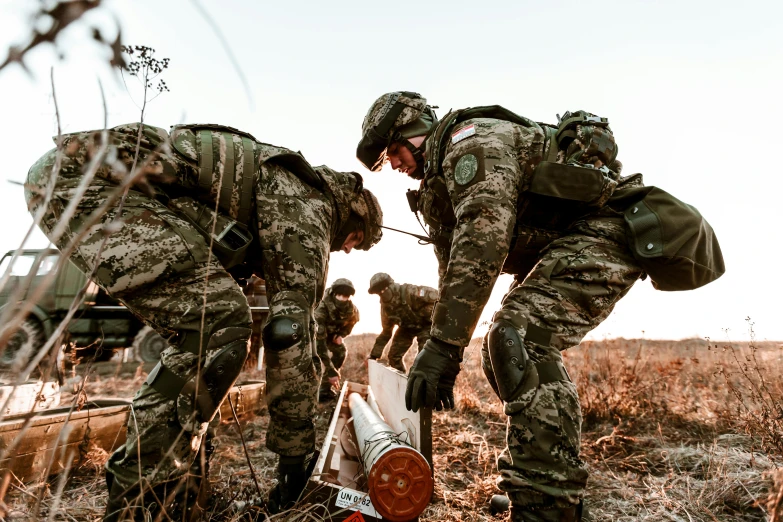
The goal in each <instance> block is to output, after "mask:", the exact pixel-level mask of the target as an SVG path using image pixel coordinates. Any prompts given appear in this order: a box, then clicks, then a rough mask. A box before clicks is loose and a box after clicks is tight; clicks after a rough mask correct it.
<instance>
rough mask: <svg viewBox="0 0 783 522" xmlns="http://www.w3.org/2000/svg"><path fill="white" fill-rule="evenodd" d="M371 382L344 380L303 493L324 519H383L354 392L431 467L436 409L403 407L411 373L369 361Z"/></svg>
mask: <svg viewBox="0 0 783 522" xmlns="http://www.w3.org/2000/svg"><path fill="white" fill-rule="evenodd" d="M368 375H369V381H370V385H369V386H365V385H362V384H357V383H354V382H350V381H347V382H345V383H344V384H343V388H342V390H341V392H340V396H339V398H338V399H337V406H336V407H335V410H334V414H333V415H332V420H331V423H330V424H329V430H328V431H327V433H326V436H325V437H324V444H323V446H322V447H321V453H320V455H319V457H318V460H317V462H316V464H315V469H314V471H313V475H312V477H311V478H310V481H309V483H308V486H307V490H306V492H305V501H306V502H311V503H313V504H320V506H316V513H317V514H319V515H320V516H322V517H323V519H324V520H333V521H335V522H337V521H341V522H342V521H345V522H380V521H383V520H386V519H385V518H383V517H382V516H381V515H380V514H378V513H377V512H376V511H375V508H374V507H373V505H372V501H371V500H370V495H369V492H368V491H367V484H366V479H365V476H364V471H363V470H362V464H361V459H360V452H359V448H357V447H356V434H355V433H354V432H353V427H352V424H351V421H350V419H351V412H350V409H349V408H348V396H349V395H350V394H351V393H353V392H356V393H358V394H359V395H361V396H362V397H363V398H364V399H365V400H366V401H367V403H368V404H369V405H370V406H371V407H372V408H373V409H375V410H376V412H378V413H380V415H381V417H383V418H384V420H385V421H386V423H387V424H388V425H389V426H390V427H391V428H392V429H393V430H394V431H395V432H397V433H401V434H407V438H408V442H410V443H411V445H412V446H413V447H414V448H416V449H418V450H419V451H420V452H421V453H422V454H423V455H424V458H425V459H427V462H429V464H430V468H431V467H432V411H431V410H429V409H421V410H419V411H418V412H417V413H413V412H410V411H408V410H407V409H406V408H405V386H406V384H407V377H406V376H405V375H404V374H402V373H400V372H398V371H396V370H393V369H391V368H388V367H386V366H384V365H382V364H380V363H378V362H376V361H373V360H371V361H369V362H368Z"/></svg>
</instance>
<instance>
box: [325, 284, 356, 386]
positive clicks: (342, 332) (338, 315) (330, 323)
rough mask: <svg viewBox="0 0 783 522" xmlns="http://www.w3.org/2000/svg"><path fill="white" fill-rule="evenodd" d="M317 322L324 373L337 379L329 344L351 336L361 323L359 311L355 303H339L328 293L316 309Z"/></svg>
mask: <svg viewBox="0 0 783 522" xmlns="http://www.w3.org/2000/svg"><path fill="white" fill-rule="evenodd" d="M315 320H316V322H317V323H318V335H317V337H316V343H317V349H318V357H319V358H320V359H321V364H322V365H323V366H324V373H325V375H326V376H327V377H337V375H338V374H337V370H336V369H335V367H334V364H333V363H332V358H331V357H330V356H329V348H328V344H329V343H331V342H333V340H334V338H335V337H337V336H340V337H347V336H349V335H350V334H351V330H353V327H354V325H356V323H358V322H359V309H358V308H356V305H355V304H353V302H351V301H338V300H337V299H335V297H334V295H333V294H332V293H331V292H328V293H327V294H326V297H324V298H323V300H322V301H321V303H320V304H319V305H318V308H316V309H315Z"/></svg>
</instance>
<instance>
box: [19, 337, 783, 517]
mask: <svg viewBox="0 0 783 522" xmlns="http://www.w3.org/2000/svg"><path fill="white" fill-rule="evenodd" d="M373 341H374V336H372V335H360V336H353V337H349V338H348V339H347V340H346V343H347V345H348V348H349V355H348V358H347V360H346V364H345V366H344V368H343V376H344V377H345V378H347V379H350V380H352V381H356V382H366V372H365V370H364V358H365V357H366V355H367V354H368V353H369V350H370V348H371V347H372V342H373ZM479 348H480V343H479V341H478V340H474V342H472V343H471V345H470V346H469V347H468V349H467V351H466V358H465V359H466V360H465V364H464V369H463V371H462V373H461V374H460V376H459V378H458V380H457V386H456V389H455V393H456V402H457V408H456V410H455V411H454V412H441V413H438V412H436V413H434V415H433V437H434V448H435V456H434V461H435V480H436V486H435V495H434V499H433V503H432V504H431V505H430V506H429V507H428V508H427V510H426V511H425V513H424V515H423V516H422V518H421V520H431V521H435V520H437V521H464V522H468V521H480V520H500V519H499V518H495V519H493V517H492V516H491V515H490V514H489V511H488V509H487V505H488V500H489V498H490V497H491V495H492V494H494V493H497V492H498V491H497V489H496V486H495V478H496V472H495V466H496V460H497V458H498V456H499V455H500V454H501V452H502V451H503V450H504V447H505V429H506V428H505V422H506V418H505V416H504V414H503V410H502V405H501V403H500V401H499V400H498V399H497V398H496V397H495V396H494V394H493V392H492V390H491V389H490V387H489V385H488V384H487V383H486V380H485V378H484V375H483V372H482V371H481V368H480V360H479V353H478V352H479ZM415 352H416V349H415V348H413V349H412V350H411V351H410V352H409V354H408V355H407V357H406V359H405V362H406V364H407V365H410V364H411V363H412V360H413V357H414V356H415ZM111 364H112V363H107V364H105V365H104V366H100V365H98V368H97V369H96V371H94V372H92V373H91V376H90V378H89V380H88V382H87V386H86V389H87V393H88V395H89V396H90V397H93V398H94V397H96V396H99V395H100V396H106V395H108V394H109V391H112V392H115V393H117V394H121V395H124V396H126V397H129V396H131V395H132V392H133V390H134V389H135V388H136V387H137V386H138V385H139V384H140V382H141V379H142V378H143V375H144V371H143V370H144V369H145V368H141V369H139V368H138V367H137V366H135V365H124V366H121V365H116V364H115V365H114V366H111ZM743 364H744V366H743ZM566 366H567V367H568V369H569V372H570V373H571V376H572V378H573V379H574V381H575V382H576V383H577V386H578V388H579V392H580V397H581V401H582V408H583V413H584V425H583V440H582V449H583V456H584V458H585V460H586V461H587V462H588V465H589V468H590V482H589V485H588V491H587V505H588V508H589V511H590V513H591V515H592V518H593V520H615V521H632V520H633V521H635V520H649V521H653V520H655V521H659V520H671V521H689V522H690V521H715V520H720V521H724V520H725V521H762V520H783V469H781V464H782V462H783V454H781V452H780V451H779V449H780V448H779V446H778V444H777V441H779V440H780V438H779V437H780V436H781V432H780V420H781V418H780V415H778V414H777V413H776V412H777V410H776V407H777V405H778V404H780V397H781V394H780V385H779V379H777V378H776V377H777V376H778V375H780V372H781V370H783V350H782V349H781V347H780V346H779V345H777V344H776V343H750V344H748V343H744V344H737V343H735V344H727V345H726V346H717V345H715V344H712V343H708V342H706V341H702V340H691V341H679V342H662V341H645V340H632V341H629V340H623V339H617V340H607V341H601V342H586V343H583V345H582V346H580V347H578V348H575V349H572V350H569V351H568V352H566ZM251 373H252V372H251ZM258 377H259V375H257V374H252V375H250V374H248V375H247V376H246V378H258ZM331 413H332V412H331V409H330V408H329V407H328V406H320V407H319V417H318V426H319V437H320V438H321V439H322V438H323V436H324V434H325V431H326V427H327V425H328V422H329V419H330V417H331ZM225 421H228V420H227V419H226V420H225ZM267 423H268V418H267V417H266V416H265V415H262V416H259V417H257V418H254V419H251V420H249V421H248V422H246V423H244V424H243V433H244V437H245V440H246V441H247V448H248V452H249V454H250V457H251V460H252V462H253V465H254V468H255V471H256V474H257V475H258V480H259V483H260V487H261V489H262V491H263V492H266V490H268V489H269V487H271V485H272V480H273V476H274V463H275V457H274V455H273V454H272V453H270V452H269V451H268V450H266V448H265V445H264V434H265V430H266V426H267ZM218 444H219V449H218V452H217V454H216V456H215V458H214V459H213V467H212V475H211V478H212V481H213V491H214V495H213V500H212V504H211V510H210V517H209V518H210V520H214V521H233V520H236V521H238V520H251V519H253V517H254V516H255V517H257V519H258V520H263V519H264V517H263V515H262V512H261V511H260V510H258V509H257V508H253V507H252V505H253V503H254V502H255V501H257V499H258V493H257V491H256V487H255V485H254V483H253V480H252V478H251V474H250V470H249V469H248V466H247V463H246V461H245V457H244V452H243V450H242V447H241V442H240V438H239V436H238V433H237V430H236V426H235V425H234V424H233V422H225V423H224V425H223V426H222V427H221V429H220V431H219V441H218ZM319 445H320V440H319ZM87 455H88V460H87V461H86V462H83V463H82V464H81V466H80V467H79V468H78V469H76V470H74V471H73V472H72V473H71V476H70V477H69V479H68V481H67V482H66V483H65V487H64V490H63V493H62V497H61V498H60V499H59V506H60V508H59V509H58V512H57V513H55V514H54V518H53V519H54V520H79V521H81V520H96V519H98V518H99V517H100V515H101V514H102V511H103V505H104V503H105V498H106V492H105V486H104V484H103V477H102V470H101V466H102V464H103V462H104V461H105V458H106V457H107V455H106V454H105V453H102V452H101V451H100V450H97V449H96V448H89V449H88V451H87ZM57 488H58V479H57V477H50V479H49V482H48V483H39V484H27V485H24V484H20V483H18V482H17V481H14V480H13V478H12V479H11V481H10V484H9V486H8V492H7V494H6V499H5V500H6V504H7V505H8V510H9V511H7V515H6V516H5V520H23V519H28V517H27V515H26V514H27V513H29V512H30V510H31V507H32V506H34V504H35V502H36V500H37V498H38V497H40V498H41V499H42V501H41V511H40V516H41V518H42V519H46V518H48V517H49V510H50V509H51V507H52V506H53V504H54V502H55V497H56V490H57ZM242 508H244V510H242ZM274 520H292V521H293V520H312V518H311V517H308V515H307V514H306V513H305V512H303V511H292V512H289V513H287V514H285V515H284V516H282V517H275V518H274Z"/></svg>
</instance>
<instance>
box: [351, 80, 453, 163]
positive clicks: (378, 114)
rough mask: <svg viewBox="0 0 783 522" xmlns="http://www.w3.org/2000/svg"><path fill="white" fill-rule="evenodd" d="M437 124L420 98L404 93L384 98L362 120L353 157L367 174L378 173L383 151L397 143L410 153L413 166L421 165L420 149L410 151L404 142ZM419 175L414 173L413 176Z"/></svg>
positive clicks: (422, 151)
mask: <svg viewBox="0 0 783 522" xmlns="http://www.w3.org/2000/svg"><path fill="white" fill-rule="evenodd" d="M437 122H438V118H437V117H436V116H435V112H434V111H433V110H432V107H430V106H429V105H427V100H426V99H425V98H423V97H422V96H421V95H420V94H417V93H415V92H408V91H398V92H390V93H387V94H384V95H383V96H381V97H380V98H378V99H377V100H375V102H374V103H373V104H372V106H371V107H370V110H369V111H367V115H366V116H365V117H364V122H362V139H361V141H360V142H359V145H358V146H357V147H356V157H357V158H358V159H359V161H361V162H362V164H363V165H364V166H365V167H367V168H368V169H369V170H370V171H372V172H378V171H379V170H381V168H382V167H383V164H384V163H385V162H386V149H387V148H388V147H389V145H391V144H392V143H395V142H397V143H400V144H402V145H404V146H405V147H407V148H408V150H410V151H411V154H413V157H414V159H415V160H416V163H417V164H419V163H423V161H424V160H423V154H424V150H423V148H422V147H423V145H422V147H414V146H413V144H412V143H411V142H410V141H408V138H413V137H416V136H424V135H426V134H427V133H428V132H429V131H430V130H431V129H432V128H433V126H434V125H435V124H436V123H437ZM422 171H423V169H421V168H418V169H416V173H419V174H420V173H421V172H422Z"/></svg>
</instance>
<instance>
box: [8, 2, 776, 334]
mask: <svg viewBox="0 0 783 522" xmlns="http://www.w3.org/2000/svg"><path fill="white" fill-rule="evenodd" d="M36 5H37V2H24V1H22V0H3V1H2V2H0V59H4V57H5V50H6V49H7V48H8V45H9V44H12V43H20V42H22V41H25V39H26V34H27V31H26V29H25V27H26V26H27V25H28V24H27V22H26V21H27V16H28V13H29V12H30V10H31V9H34V7H35V6H36ZM105 5H106V7H105V8H103V9H102V10H101V11H100V12H95V13H92V14H90V15H89V17H87V19H86V20H87V21H90V22H92V23H94V24H97V25H100V26H101V27H103V28H105V30H104V32H105V34H106V36H107V37H109V38H111V39H113V38H114V35H115V32H116V29H115V24H114V22H113V19H115V18H116V19H117V20H120V21H121V26H122V34H123V40H124V42H125V43H126V44H131V45H133V44H136V45H147V46H151V47H154V48H155V49H157V54H156V56H157V57H159V58H162V57H168V58H170V59H171V66H170V69H169V70H168V71H166V72H165V74H164V76H163V78H164V79H165V81H166V83H167V84H168V85H169V86H170V88H171V92H170V93H165V94H163V95H162V96H160V97H159V98H157V99H156V100H155V101H153V102H152V103H151V104H150V105H149V106H148V110H147V115H146V121H147V123H150V124H152V125H156V126H159V127H163V128H168V127H169V126H170V125H173V124H177V123H205V122H210V123H219V124H223V125H230V126H233V127H237V128H239V129H242V130H245V131H247V132H250V133H251V134H253V135H254V136H255V137H256V138H258V139H259V140H261V141H264V142H268V143H273V144H277V145H281V146H285V147H288V148H292V149H294V150H301V151H302V152H303V154H304V155H305V157H306V158H307V159H308V160H309V161H310V162H311V163H312V164H314V165H318V164H322V163H325V164H327V165H329V166H331V167H333V168H335V169H338V170H355V171H358V172H360V173H361V174H362V175H363V176H364V178H365V184H366V186H367V187H369V188H370V189H371V190H373V191H374V192H375V193H376V194H377V195H378V197H379V199H380V201H381V205H382V207H383V209H384V213H385V222H386V224H387V225H389V226H393V227H396V228H402V229H406V230H410V231H412V232H420V229H419V225H418V224H417V223H416V220H415V218H414V216H413V214H412V213H411V212H410V211H409V210H408V205H407V202H406V200H405V196H404V193H405V190H406V189H407V188H414V187H415V185H416V182H414V181H412V180H409V179H407V178H405V177H404V176H403V175H402V174H399V173H396V172H393V171H392V170H391V169H390V168H388V167H387V168H385V169H384V170H383V171H382V172H380V173H377V174H372V173H369V172H367V171H366V170H364V168H363V167H362V165H361V164H360V163H359V162H358V160H356V158H355V149H356V143H357V141H358V140H359V138H360V129H361V122H362V119H363V117H364V115H365V113H366V111H367V109H368V107H369V106H370V104H371V103H372V102H373V100H374V99H375V98H377V97H378V96H380V95H381V94H383V93H384V92H388V91H394V90H411V91H416V92H420V93H422V95H424V96H425V97H426V98H427V99H428V100H429V102H430V103H431V104H433V105H438V106H439V107H440V109H439V111H438V114H439V115H441V116H442V115H444V114H445V113H446V112H447V111H448V109H449V108H455V109H457V108H464V107H469V106H478V105H490V104H499V105H503V106H504V107H506V108H508V109H510V110H512V111H514V112H517V113H519V114H521V115H524V116H527V117H529V118H531V119H534V120H537V121H546V122H554V121H555V114H556V113H560V114H562V113H563V112H565V111H566V110H578V109H585V110H589V111H591V112H594V113H596V114H599V115H601V116H605V117H608V118H609V120H610V122H611V126H612V129H613V131H614V134H615V138H616V140H617V142H618V144H619V148H620V154H619V159H620V160H621V161H622V162H623V164H624V171H623V174H626V175H627V174H632V173H635V172H642V173H643V174H644V176H645V178H644V179H645V182H646V183H647V184H648V185H656V186H659V187H661V188H663V189H665V190H667V191H669V192H671V193H673V194H674V195H675V196H677V197H678V198H680V199H682V200H684V201H686V202H688V203H690V204H692V205H694V206H696V207H697V208H698V209H699V210H700V211H701V212H702V214H703V215H704V216H705V217H706V218H707V219H708V220H709V221H710V223H711V224H712V226H713V227H714V229H715V231H716V233H717V236H718V238H719V240H720V242H721V246H722V248H723V253H724V257H725V260H726V266H727V273H726V275H724V276H723V277H722V278H721V279H719V280H718V281H716V282H714V283H712V284H710V285H708V286H707V287H705V288H702V289H699V290H695V291H692V292H684V293H683V292H677V293H669V292H659V291H655V290H654V289H653V288H652V286H651V285H650V283H649V281H640V282H639V283H637V284H636V286H635V287H634V288H633V289H632V290H631V292H630V293H629V295H628V296H627V297H625V298H624V299H623V300H622V301H621V302H620V303H619V304H618V305H617V307H616V309H615V311H614V312H613V314H612V315H611V316H610V318H609V319H608V320H606V321H605V322H604V324H602V325H601V326H600V327H599V328H598V329H596V330H595V331H593V332H592V333H591V334H590V336H589V338H597V339H601V338H605V337H626V338H631V337H646V338H667V339H679V338H686V337H709V338H711V339H713V340H716V341H722V340H726V339H735V340H739V339H746V338H748V335H749V331H748V325H747V323H746V320H745V319H746V317H750V318H751V320H752V321H753V322H754V323H755V326H754V330H755V334H756V337H757V338H758V339H760V340H783V320H781V318H780V316H779V310H780V307H779V306H778V300H779V297H780V295H781V293H783V292H782V291H783V284H782V283H781V282H780V279H779V275H778V274H779V270H780V268H779V266H778V263H779V262H780V260H781V259H783V247H782V246H781V240H782V239H783V238H781V233H780V232H779V228H780V226H779V224H778V223H779V221H780V220H781V218H782V217H783V211H781V207H780V204H779V200H780V199H781V197H783V181H781V178H782V175H783V172H781V171H782V170H783V167H781V162H780V161H778V159H777V158H776V152H775V151H778V150H780V146H779V145H776V144H777V143H779V142H780V141H781V135H783V109H781V104H780V101H779V99H780V93H781V92H782V91H783V89H781V87H783V81H782V79H783V68H782V67H781V66H782V65H783V38H782V37H781V35H783V7H782V6H781V3H780V2H777V1H769V2H754V1H748V2H726V1H698V2H697V1H684V0H680V1H676V2H674V1H656V2H652V1H633V0H620V1H613V2H601V1H598V2H575V1H574V2H546V3H544V2H529V1H523V0H514V1H506V2H499V1H498V2H496V1H487V0H485V1H481V2H477V1H471V2H465V1H457V0H453V1H448V2H447V1H429V2H425V1H423V0H419V1H407V0H406V1H398V2H394V3H384V4H382V3H380V2H371V1H366V0H365V1H336V0H335V1H331V2H325V1H314V0H311V1H295V0H288V1H286V2H249V1H247V2H240V1H235V0H221V1H220V2H218V1H216V0H204V1H203V2H202V5H203V7H204V9H206V11H207V12H208V13H209V16H211V17H212V19H213V21H214V22H215V23H216V24H217V25H218V26H219V27H220V28H221V30H222V31H223V34H224V36H225V38H226V40H227V41H228V44H229V45H230V47H231V50H232V52H233V53H234V55H235V57H236V60H237V61H238V63H239V66H240V67H241V69H242V71H243V73H244V75H245V76H246V78H247V80H248V83H249V87H250V95H251V97H252V102H251V101H250V100H249V99H248V97H247V95H246V93H245V89H244V87H243V86H242V83H241V81H240V80H239V77H238V75H237V74H236V73H235V70H234V69H233V67H232V65H231V62H230V60H229V58H228V56H227V55H226V53H225V51H224V50H223V48H222V47H221V45H220V42H219V39H218V37H217V36H216V35H215V33H214V32H213V31H212V29H211V28H210V26H209V25H208V23H207V22H206V21H205V20H204V18H203V17H202V16H201V15H200V14H199V13H198V10H197V9H196V7H195V4H194V3H192V2H189V1H186V0H167V1H157V2H153V1H150V0H134V1H133V2H131V1H127V0H126V1H119V0H115V1H106V2H105ZM63 37H64V38H65V41H67V42H68V45H67V46H64V48H65V54H66V58H65V60H64V61H59V60H58V57H57V53H56V52H55V51H54V50H53V48H51V47H46V48H43V49H40V50H38V51H35V52H34V53H32V54H31V55H29V59H28V61H27V63H28V65H29V68H30V70H31V71H32V77H31V76H28V75H27V74H25V73H24V72H23V71H22V70H21V69H20V68H19V67H18V66H11V67H10V68H7V69H6V70H4V71H3V72H0V122H2V125H0V151H1V152H2V158H3V163H4V165H5V168H3V169H2V172H0V223H1V225H0V250H2V251H5V250H8V249H13V248H15V247H17V246H18V244H19V242H20V241H21V238H22V236H23V235H24V232H25V231H26V229H27V227H28V226H29V224H30V222H31V219H30V217H29V215H28V214H27V212H26V210H25V206H24V198H23V195H22V189H21V187H19V186H17V185H12V184H9V183H8V182H7V181H6V180H15V181H24V179H25V176H26V174H27V170H28V169H29V167H30V165H31V164H32V163H33V162H34V161H35V160H36V159H37V158H38V157H40V156H41V155H42V154H43V153H44V152H46V150H48V149H49V148H51V147H53V143H52V141H51V136H52V135H53V134H55V132H56V131H55V129H56V126H55V117H54V106H53V103H52V95H51V88H50V85H49V68H50V67H51V66H52V65H54V75H55V83H56V89H57V99H58V103H59V106H60V114H61V118H62V123H63V128H64V131H66V132H73V131H81V130H88V129H96V128H100V127H102V125H103V109H102V105H101V100H100V94H99V90H98V79H99V78H100V79H101V81H102V82H103V86H104V89H105V91H106V93H107V105H108V123H109V126H114V125H118V124H120V123H127V122H132V121H138V119H139V109H138V108H137V107H136V105H135V104H134V102H133V101H132V99H131V95H130V94H129V93H128V92H127V91H126V89H125V87H124V86H123V84H122V82H121V81H120V79H119V76H118V75H116V74H115V73H113V72H112V71H110V70H108V68H107V66H105V65H104V64H103V63H104V62H105V60H102V58H104V56H103V54H102V53H103V51H101V50H99V49H98V48H97V47H96V46H95V45H93V44H92V43H91V41H90V38H89V31H87V30H86V26H85V23H84V22H81V23H80V24H78V25H75V26H73V27H71V28H69V29H68V30H67V32H66V34H64V35H63ZM77 54H78V55H79V56H78V57H77V56H76V55H77ZM131 92H133V93H134V94H136V100H137V101H138V99H139V97H138V95H137V92H136V91H135V90H134V89H131ZM46 244H47V241H46V239H45V238H44V236H43V235H42V234H41V233H37V234H36V235H35V237H34V239H33V240H31V241H30V243H29V244H28V245H27V246H28V247H44V246H46ZM378 271H384V272H388V273H390V274H391V275H392V276H393V277H394V279H395V280H396V281H398V282H410V283H416V284H427V285H431V286H436V285H437V271H436V262H435V257H434V254H433V253H432V248H431V247H428V246H419V245H418V244H416V240H415V239H412V238H409V237H406V236H401V235H399V234H396V233H394V232H388V231H387V232H385V233H384V238H383V240H382V242H381V243H380V244H379V245H378V246H376V247H375V248H374V249H373V250H371V251H370V252H366V253H365V252H356V253H352V254H350V255H346V254H343V253H338V254H334V255H333V256H332V259H331V264H330V272H329V279H328V280H329V282H331V281H333V280H334V279H337V278H339V277H348V278H350V279H352V281H353V282H354V284H355V285H356V287H357V290H358V291H357V295H356V297H355V302H356V304H357V305H358V306H359V308H360V309H361V312H362V321H361V322H360V323H359V324H358V325H357V327H356V328H355V330H354V331H355V332H378V331H380V320H379V306H378V298H377V296H371V295H368V294H367V292H366V289H367V286H368V281H369V279H370V277H371V276H372V274H374V273H375V272H378ZM510 281H511V279H510V277H509V276H503V277H501V278H500V280H499V281H498V283H497V285H496V287H495V290H494V292H493V295H492V298H491V299H490V302H489V303H488V305H487V307H486V309H485V311H484V315H483V317H482V321H488V320H489V319H490V318H491V315H492V313H493V312H494V311H495V310H496V309H497V308H498V307H499V304H500V299H501V297H502V296H503V294H504V293H505V291H506V289H507V288H508V285H509V284H510ZM481 333H483V330H482V328H481V327H480V328H479V330H477V332H476V335H479V334H481Z"/></svg>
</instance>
